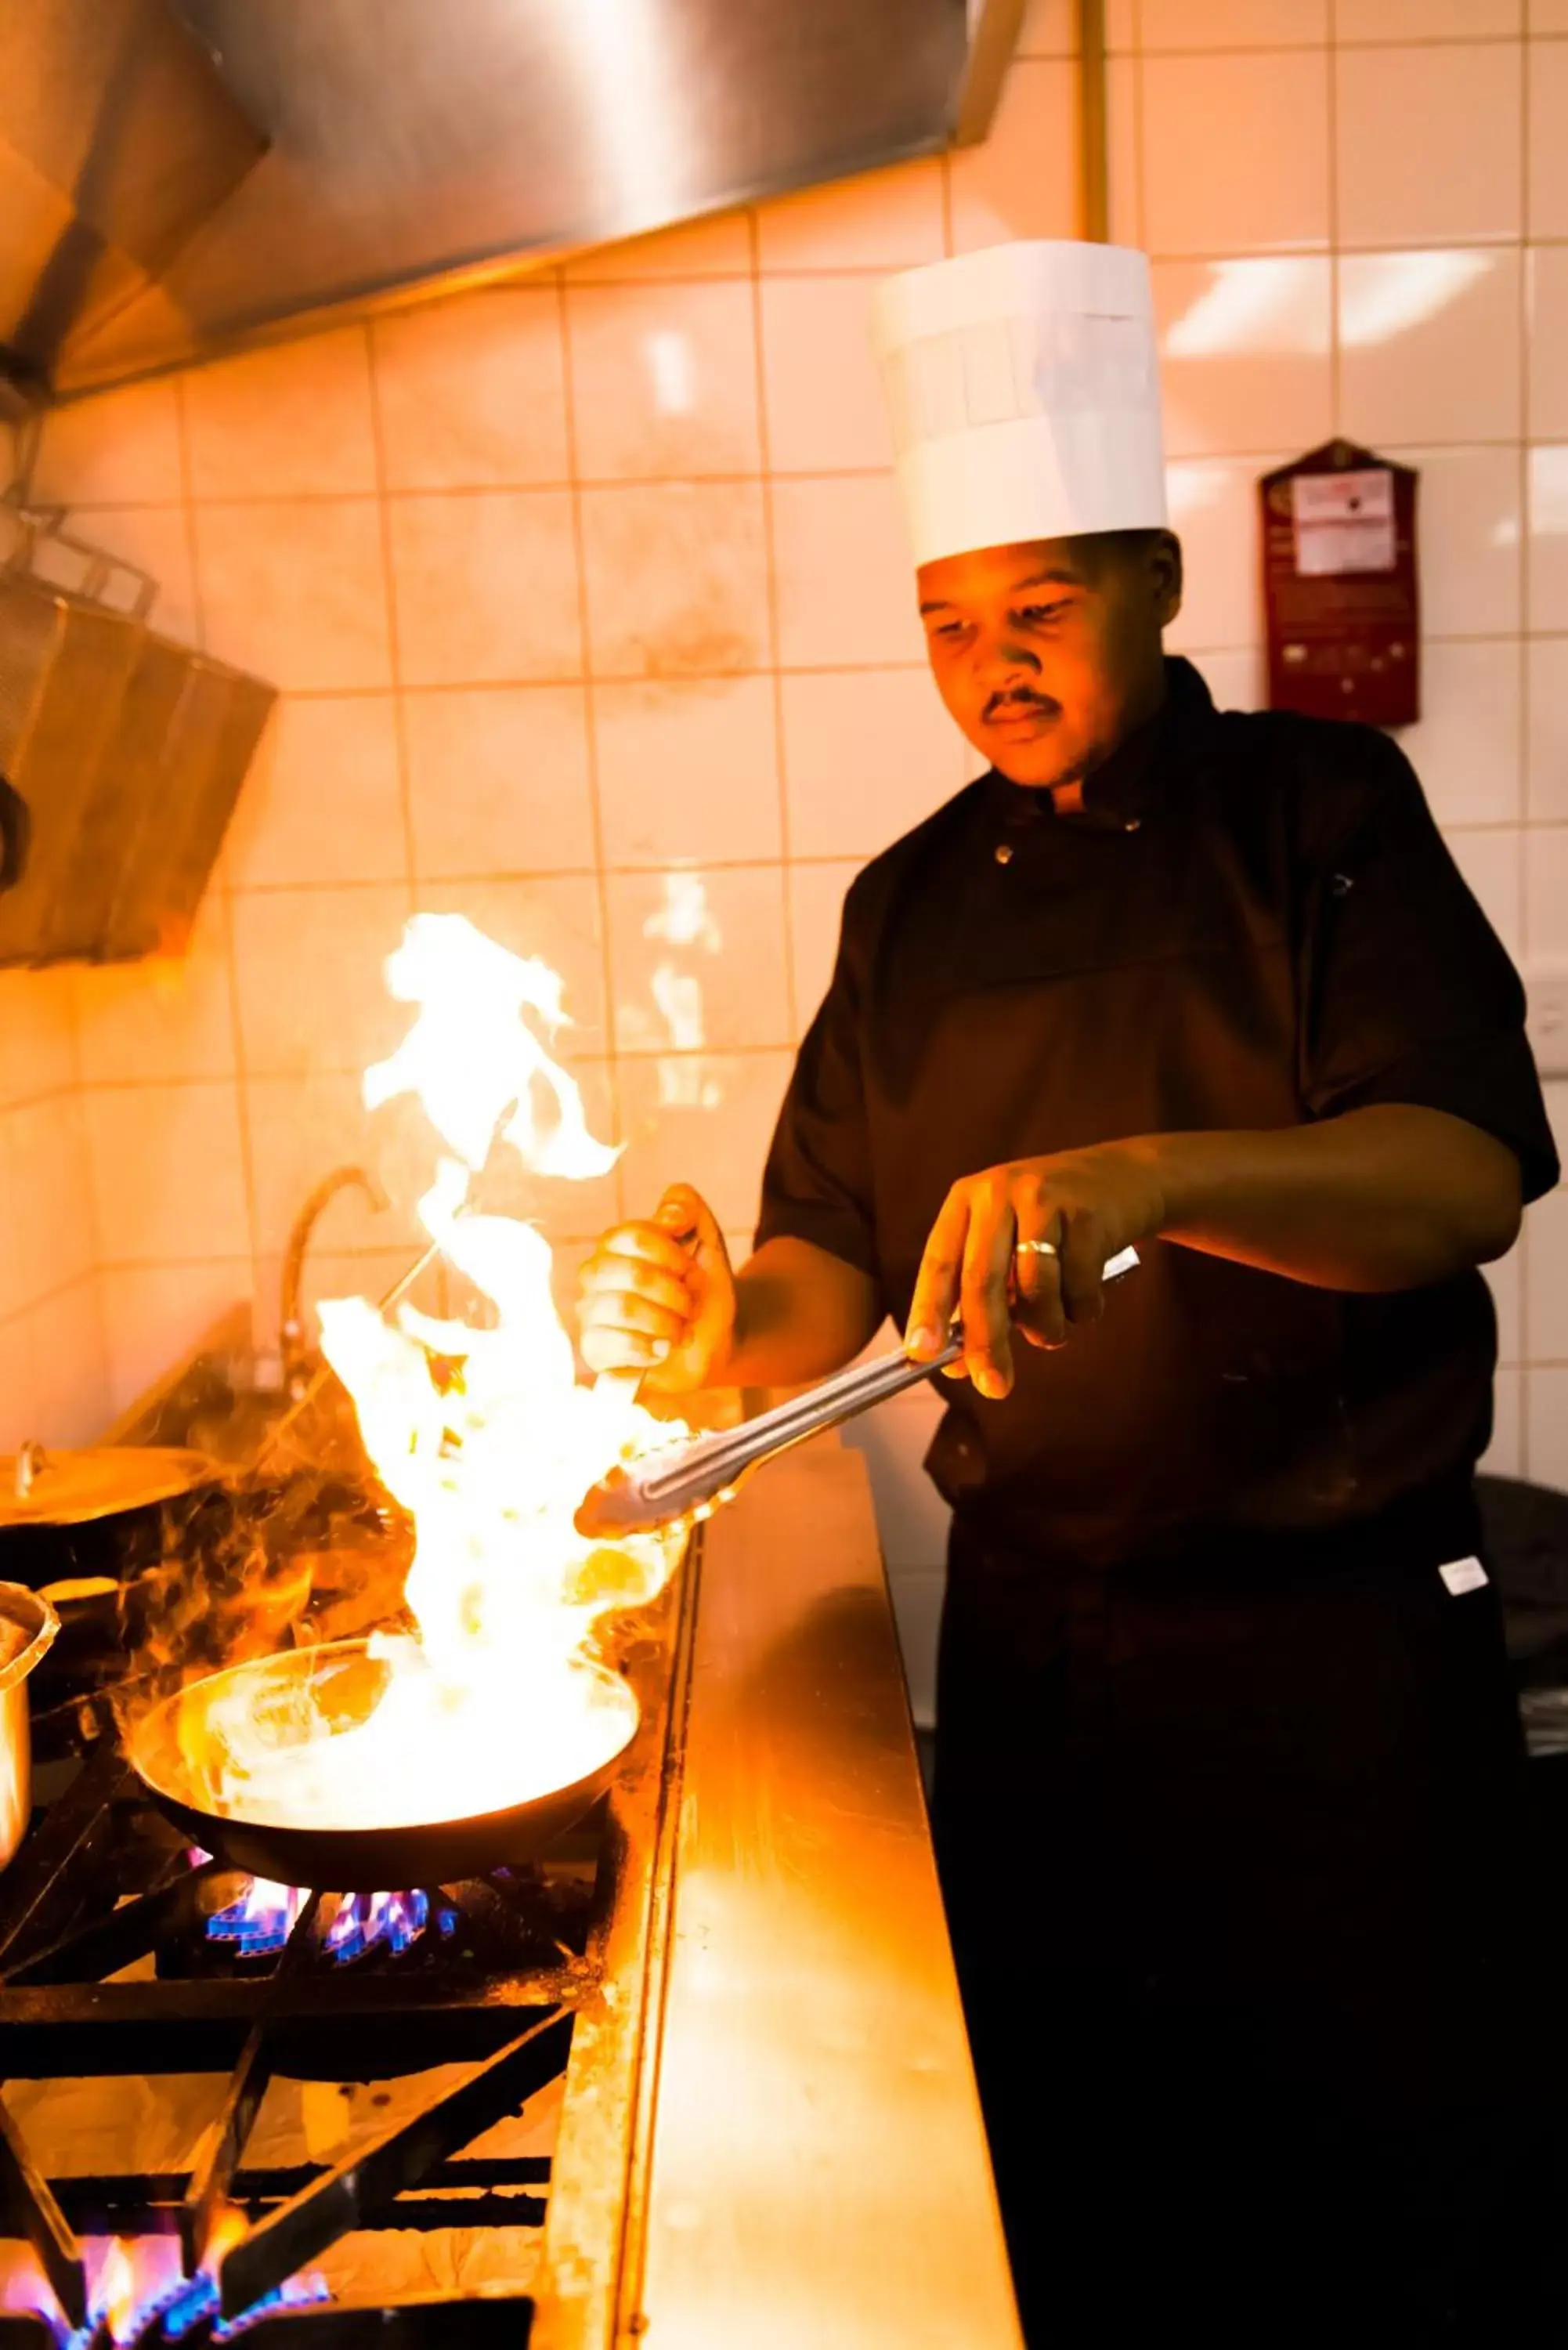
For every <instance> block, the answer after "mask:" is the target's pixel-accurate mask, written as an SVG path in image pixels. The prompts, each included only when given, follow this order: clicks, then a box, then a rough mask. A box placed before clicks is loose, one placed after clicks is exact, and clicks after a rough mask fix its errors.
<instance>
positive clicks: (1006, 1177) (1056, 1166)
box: [904, 1142, 1165, 1396]
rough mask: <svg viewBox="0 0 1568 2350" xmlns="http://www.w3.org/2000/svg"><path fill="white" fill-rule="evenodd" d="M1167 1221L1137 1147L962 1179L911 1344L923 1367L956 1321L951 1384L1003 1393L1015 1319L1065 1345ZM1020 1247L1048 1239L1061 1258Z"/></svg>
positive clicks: (1044, 1341) (916, 1305) (927, 1275)
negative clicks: (1135, 1252) (967, 1381)
mask: <svg viewBox="0 0 1568 2350" xmlns="http://www.w3.org/2000/svg"><path fill="white" fill-rule="evenodd" d="M1164 1220H1165V1201H1164V1198H1163V1196H1162V1193H1161V1191H1160V1187H1159V1184H1158V1181H1157V1180H1156V1176H1155V1170H1154V1168H1153V1166H1152V1164H1151V1163H1150V1161H1149V1159H1148V1158H1147V1156H1146V1155H1145V1153H1143V1152H1142V1151H1140V1150H1139V1149H1137V1146H1136V1145H1131V1144H1123V1143H1115V1142H1107V1143H1100V1144H1097V1145H1096V1147H1095V1148H1094V1149H1089V1150H1069V1151H1063V1152H1061V1153H1059V1154H1058V1155H1056V1156H1054V1157H1053V1158H1049V1159H1013V1160H1012V1161H1011V1162H1010V1163H1009V1164H1008V1165H1007V1166H1004V1167H988V1168H987V1169H986V1170H985V1171H984V1172H983V1174H980V1175H968V1176H966V1177H965V1178H964V1180H963V1181H962V1182H961V1183H955V1184H954V1185H953V1188H952V1190H951V1191H950V1192H949V1193H948V1196H947V1198H946V1200H945V1201H943V1203H942V1209H941V1212H940V1215H939V1216H938V1218H937V1221H936V1222H935V1223H934V1224H933V1225H932V1227H931V1236H930V1238H929V1241H928V1242H927V1243H926V1253H925V1255H924V1257H923V1258H922V1260H921V1263H920V1271H919V1279H918V1280H917V1281H916V1283H915V1295H914V1302H913V1304H912V1305H911V1306H910V1308H909V1327H908V1330H907V1332H906V1335H905V1339H904V1344H905V1347H906V1349H907V1350H908V1352H909V1354H910V1355H911V1356H913V1357H915V1359H916V1360H917V1361H926V1360H929V1358H930V1357H932V1356H933V1355H937V1354H940V1351H941V1349H942V1347H943V1346H944V1345H945V1344H946V1340H947V1332H948V1327H949V1325H950V1323H951V1321H952V1318H953V1315H955V1314H957V1315H959V1316H960V1318H961V1322H962V1325H963V1337H964V1351H963V1355H962V1357H961V1361H959V1362H957V1363H954V1364H953V1365H952V1366H951V1367H950V1377H952V1378H971V1379H972V1380H973V1381H974V1384H975V1386H976V1388H978V1390H979V1391H980V1393H981V1395H983V1396H1004V1395H1006V1393H1007V1392H1008V1390H1009V1388H1011V1387H1012V1324H1013V1323H1014V1322H1016V1323H1017V1326H1018V1327H1019V1329H1020V1330H1021V1331H1022V1332H1023V1336H1024V1337H1025V1338H1026V1339H1027V1340H1028V1342H1029V1344H1030V1345H1031V1346H1033V1347H1060V1346H1061V1345H1062V1344H1063V1343H1064V1340H1065V1338H1066V1336H1067V1332H1068V1328H1069V1326H1070V1325H1071V1324H1073V1323H1077V1322H1097V1321H1098V1320H1099V1318H1100V1315H1102V1314H1103V1313H1104V1312H1105V1304H1106V1300H1105V1289H1104V1285H1103V1284H1102V1281H1101V1274H1102V1273H1103V1271H1104V1268H1105V1266H1106V1263H1107V1262H1108V1261H1109V1260H1110V1258H1112V1257H1113V1256H1115V1255H1116V1253H1117V1252H1118V1251H1119V1250H1121V1249H1124V1248H1127V1247H1129V1246H1131V1245H1133V1244H1134V1243H1137V1242H1138V1241H1143V1240H1147V1239H1148V1238H1149V1237H1150V1236H1151V1234H1153V1233H1155V1232H1158V1231H1159V1229H1160V1226H1161V1224H1162V1223H1163V1222H1164ZM1021 1241H1049V1242H1050V1243H1052V1245H1053V1247H1054V1249H1055V1251H1056V1254H1055V1255H1054V1256H1042V1255H1037V1254H1033V1253H1026V1254H1024V1255H1023V1256H1020V1255H1019V1254H1018V1253H1017V1251H1018V1244H1019V1243H1020V1242H1021Z"/></svg>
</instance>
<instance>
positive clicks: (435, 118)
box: [0, 0, 1023, 397]
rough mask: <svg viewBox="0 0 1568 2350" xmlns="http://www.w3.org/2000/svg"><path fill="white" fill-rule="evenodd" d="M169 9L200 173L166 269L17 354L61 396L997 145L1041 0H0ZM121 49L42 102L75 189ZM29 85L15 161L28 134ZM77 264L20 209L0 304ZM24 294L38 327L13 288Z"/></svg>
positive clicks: (3, 6) (0, 236)
mask: <svg viewBox="0 0 1568 2350" xmlns="http://www.w3.org/2000/svg"><path fill="white" fill-rule="evenodd" d="M171 6H172V7H174V8H175V9H176V11H177V14H178V16H180V17H181V18H182V19H183V20H184V25H185V26H186V27H188V28H189V31H190V33H192V34H193V35H194V36H195V38H196V41H197V42H198V43H199V44H200V45H201V47H202V49H203V50H204V51H205V52H206V57H202V58H198V63H200V64H202V66H203V67H205V66H206V63H207V59H209V58H210V68H211V69H210V72H208V73H207V76H206V86H205V87H204V88H201V89H200V90H198V89H197V88H196V87H195V85H194V83H193V81H192V78H191V77H190V76H189V75H187V76H186V78H185V80H184V82H183V84H182V88H181V89H180V92H179V94H178V97H177V98H173V97H171V98H170V99H167V100H166V101H165V102H164V103H163V105H162V108H161V116H160V117H159V118H158V119H160V120H161V123H162V127H163V137H164V140H165V141H166V150H165V151H166V155H167V159H168V163H169V172H168V178H169V180H170V182H171V183H177V182H179V180H180V177H181V174H182V172H185V171H186V168H187V167H186V163H185V161H184V158H185V155H186V152H187V151H188V150H189V148H190V147H191V145H192V138H193V131H194V126H195V125H196V123H197V120H198V118H200V120H201V123H202V126H203V128H204V130H205V132H206V134H207V135H206V136H205V138H204V139H203V140H202V152H203V156H204V158H205V161H204V175H203V176H202V178H201V180H200V182H199V184H198V182H197V179H196V175H195V173H194V171H193V169H192V172H191V174H190V188H189V195H190V198H191V203H190V204H188V205H187V206H186V207H185V209H184V211H183V212H182V214H181V218H180V222H179V227H180V234H178V235H175V234H172V233H171V234H166V235H165V238H164V246H165V248H166V249H165V250H164V252H163V255H162V262H161V266H160V267H158V268H157V270H156V271H154V272H148V271H145V270H144V271H143V273H142V276H141V279H140V282H139V283H138V284H136V285H134V286H130V287H127V286H123V285H122V286H119V288H118V289H117V292H118V298H117V299H116V300H115V301H114V303H113V304H112V305H109V304H105V303H102V302H99V303H98V304H96V305H95V304H92V303H83V304H82V305H81V306H80V307H79V308H78V309H77V310H76V311H75V312H74V313H73V314H72V315H70V316H69V317H64V318H62V317H61V305H60V303H59V301H58V300H55V301H53V303H52V304H51V309H50V315H51V330H50V333H49V334H48V336H47V337H35V338H34V339H33V344H32V346H31V347H30V348H23V349H17V348H16V345H15V343H14V344H13V353H14V356H13V360H12V372H13V373H18V372H22V371H24V370H25V369H27V368H31V369H34V370H36V372H37V373H39V374H40V375H41V376H43V377H44V378H45V379H46V380H47V390H48V391H49V392H50V393H51V394H52V395H54V396H56V397H66V396H70V395H73V394H76V393H79V392H83V391H88V390H97V389H99V388H101V387H102V386H104V385H107V384H110V383H115V382H119V381H123V380H126V379H128V378H130V377H133V376H137V375H141V374H146V373H149V372H151V371H153V370H156V369H161V368H166V367H171V366H175V365H179V364H182V363H184V362H186V361H189V360H191V359H198V358H203V357H207V356H210V355H212V354H213V353H215V352H218V351H222V350H226V349H231V348H236V347H238V346H241V345H244V344H245V343H248V342H254V341H257V340H262V339H266V338H271V337H274V336H276V335H279V334H282V333H286V332H291V331H297V329H298V328H299V327H300V326H301V325H302V324H304V323H306V322H307V321H310V320H313V319H316V318H317V317H325V316H329V315H333V314H336V313H340V312H343V311H346V310H364V309H366V308H369V307H381V306H382V305H384V304H386V303H388V302H389V301H392V300H396V299H399V298H407V296H408V295H409V293H410V289H414V288H420V287H428V286H431V285H432V284H435V283H437V282H441V281H447V280H453V281H456V280H461V279H463V278H475V277H483V276H488V275H493V274H496V273H498V272H500V271H502V270H506V269H515V268H518V267H520V266H525V265H528V264H530V263H538V262H541V261H544V260H546V259H549V258H552V257H554V256H556V255H560V254H561V253H564V252H569V251H573V250H578V249H581V248H582V247H584V246H587V245H591V244H603V243H607V242H609V241H611V240H613V239H617V238H620V237H625V236H631V235H635V234H639V233H642V232H644V231H647V230H650V229H655V228H659V227H663V226H666V225H669V224H673V223H676V222H680V221H682V220H688V219H691V218H693V217H695V216H697V215H699V214H701V213H707V212H712V211H716V210H720V209H722V208H723V207H725V206H728V205H731V204H734V203H742V202H745V201H746V200H748V199H750V198H753V197H758V196H764V195H769V194H774V193H777V192H782V191H784V190H787V189H792V188H798V187H805V186H808V185H810V184H813V183H814V182H821V181H826V180H833V179H838V178H841V177H845V176H846V175H848V174H850V173H853V172H861V171H866V170H869V169H871V168H872V167H873V166H876V165H877V164H885V163H890V162H894V161H898V160H899V159H900V158H903V157H907V156H913V155H919V154H923V153H928V152H930V151H935V150H939V149H940V148H942V147H944V146H947V145H950V144H952V143H954V142H955V141H962V140H972V139H977V138H980V137H982V136H983V134H984V131H985V130H986V128H987V126H988V123H989V120H990V114H991V110H992V106H993V104H994V101H995V98H996V95H997V92H998V90H999V88H1000V86H1001V80H1002V73H1003V71H1004V69H1005V66H1006V62H1007V58H1008V57H1009V56H1010V54H1011V51H1012V44H1013V41H1014V38H1015V36H1016V33H1017V27H1018V22H1019V19H1020V16H1021V15H1022V11H1023V0H440V5H431V0H0V22H3V23H4V24H5V26H7V27H8V28H9V36H10V37H12V38H14V39H16V40H17V41H18V42H21V41H25V40H26V38H27V37H28V35H29V27H31V28H32V31H33V33H34V34H35V35H36V31H37V27H38V25H39V23H40V20H42V19H43V18H44V17H46V16H51V15H54V16H66V15H74V14H77V13H80V11H81V10H82V9H83V8H84V7H85V9H86V11H87V12H88V13H90V14H94V15H96V16H98V18H99V21H100V24H101V23H102V22H103V21H105V20H108V21H109V22H111V23H113V24H115V25H117V26H121V27H122V28H123V27H124V26H126V25H127V24H129V22H130V19H131V18H132V17H134V18H136V19H138V20H140V26H141V30H140V31H139V32H138V33H137V35H136V39H137V41H138V42H140V40H141V39H144V38H145V39H151V38H152V37H154V36H153V33H152V30H151V26H152V24H153V20H154V19H156V18H157V17H159V16H163V15H164V14H165V12H166V11H167V9H168V8H169V7H171ZM178 29H179V28H178V27H175V26H171V25H169V24H168V23H167V22H165V23H164V24H163V26H161V28H160V30H159V32H158V34H157V37H158V38H159V39H161V40H163V41H165V42H167V40H168V38H169V36H170V34H171V32H177V31H178ZM112 48H113V45H112V44H111V43H109V42H106V41H104V40H102V39H100V40H99V45H98V53H97V54H96V56H95V57H94V58H93V59H92V60H89V65H90V68H91V69H90V70H87V69H84V70H82V71H78V72H73V73H72V74H69V75H63V74H62V75H57V76H56V77H55V78H54V79H53V80H52V81H51V82H50V84H49V86H48V88H47V89H46V90H45V92H44V95H43V103H44V104H45V106H46V108H49V109H60V110H62V111H63V112H66V113H68V115H69V118H70V119H69V120H63V121H62V122H61V123H60V124H59V125H58V126H57V134H58V135H57V137H56V140H55V144H56V146H57V148H58V149H59V150H60V151H62V152H65V153H67V154H68V155H70V156H71V157H73V158H75V159H76V161H75V166H74V168H73V170H72V172H69V173H67V174H66V175H65V176H64V182H63V185H64V192H66V193H67V194H68V195H72V196H74V197H76V198H77V199H78V203H79V198H80V192H81V191H82V189H83V188H84V187H89V186H90V185H91V184H92V182H93V179H94V171H95V161H96V159H97V157H98V156H99V152H100V151H101V150H102V148H103V146H104V144H105V142H106V141H111V140H113V139H114V138H115V137H116V136H117V135H118V133H119V130H120V128H121V119H122V116H123V113H124V105H123V99H124V93H125V88H126V79H125V77H126V75H127V73H128V71H129V67H128V64H127V58H128V57H133V56H134V54H135V51H134V49H132V50H131V51H129V52H128V51H127V50H126V49H125V47H124V46H123V42H122V44H121V48H120V53H119V60H118V61H117V59H116V57H114V55H112V54H111V53H110V52H111V51H112ZM3 64H4V53H3V50H0V66H3ZM95 73H96V76H97V85H96V87H95V86H94V83H93V75H94V74H95ZM17 88H18V85H17V83H16V81H15V80H14V79H12V80H7V79H5V78H0V155H4V153H5V151H6V150H7V149H8V148H9V149H20V150H22V151H26V147H27V144H28V140H27V138H26V136H25V135H24V132H23V126H22V124H21V123H20V122H19V121H17V120H13V119H12V118H13V115H14V113H15V112H16V109H17V108H18V106H19V105H22V104H24V103H27V102H29V101H27V100H26V99H18V96H17ZM138 119H139V123H140V125H141V127H142V128H143V129H145V127H146V124H147V122H148V120H150V119H151V118H150V116H149V111H148V109H146V108H145V107H143V108H142V109H140V114H139V118H138ZM247 124H248V125H249V126H250V131H249V133H248V134H247V132H246V130H245V128H244V126H245V125H247ZM220 134H221V135H220ZM256 140H264V141H265V147H266V151H265V154H263V155H262V156H261V157H260V160H259V161H256V160H255V141H256ZM33 143H34V144H35V145H36V139H35V140H34V141H33ZM214 145H215V146H216V147H217V148H218V149H220V150H221V151H222V152H223V158H224V165H223V172H226V173H227V178H226V182H224V180H223V172H218V173H217V174H216V175H214V169H213V147H214ZM192 209H195V210H196V211H198V212H199V213H201V214H202V219H201V224H200V225H199V226H197V227H196V228H195V229H194V232H193V233H190V232H189V217H188V216H189V213H190V211H191V210H192ZM111 227H112V224H111ZM38 242H39V241H38V240H35V244H37V243H38ZM55 258H56V256H55V255H52V254H51V253H49V252H48V251H47V250H45V251H42V252H39V253H34V252H33V251H29V252H27V253H19V252H18V251H16V249H14V239H13V236H12V233H11V231H10V229H9V227H8V226H6V225H5V224H0V292H3V291H4V281H5V278H6V277H7V276H8V277H9V278H10V279H12V280H13V281H14V280H16V277H17V276H19V275H21V276H26V275H27V273H29V272H31V273H32V274H33V276H35V277H36V278H38V279H39V280H42V278H43V276H45V273H46V269H47V267H48V266H49V265H52V264H53V262H54V260H55ZM6 307H7V309H8V310H9V311H10V313H11V314H12V315H20V316H22V317H26V316H27V315H28V306H27V303H26V300H25V299H24V300H22V301H20V302H19V301H18V300H17V299H16V291H15V286H13V289H12V294H11V298H10V300H9V302H8V303H7V304H6Z"/></svg>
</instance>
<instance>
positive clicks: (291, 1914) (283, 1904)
mask: <svg viewBox="0 0 1568 2350" xmlns="http://www.w3.org/2000/svg"><path fill="white" fill-rule="evenodd" d="M192 1860H194V1861H195V1862H196V1863H197V1865H198V1866H201V1865H202V1864H203V1863H205V1860H206V1856H205V1854H200V1855H198V1854H197V1853H196V1852H195V1851H194V1850H193V1851H192ZM309 1898H310V1896H309V1894H308V1893H307V1892H306V1889H305V1888H304V1887H302V1886H298V1885H274V1884H273V1883H272V1881H271V1879H270V1878H268V1877H251V1878H250V1879H249V1880H248V1881H247V1883H246V1886H245V1889H244V1892H243V1893H242V1894H241V1895H240V1896H239V1898H238V1899H237V1900H234V1901H230V1902H226V1903H225V1904H224V1906H223V1908H221V1909H214V1910H213V1914H212V1916H211V1917H210V1918H208V1919H207V1922H206V1929H205V1931H206V1938H207V1939H208V1941H209V1942H222V1943H226V1944H227V1945H228V1946H229V1947H230V1948H231V1949H232V1950H234V1955H235V1957H236V1958H240V1959H257V1958H270V1957H273V1956H275V1954H276V1953H277V1952H279V1951H280V1950H284V1949H286V1947H287V1944H288V1940H289V1937H290V1936H291V1935H292V1934H293V1932H294V1929H295V1927H296V1925H297V1924H298V1922H299V1918H300V1914H301V1912H302V1911H303V1910H304V1908H305V1905H306V1902H307V1901H308V1900H309ZM430 1911H431V1902H430V1895H429V1894H428V1893H423V1892H421V1891H419V1890H417V1889H416V1890H414V1891H412V1892H409V1893H345V1894H341V1895H339V1897H338V1900H337V1910H336V1912H335V1913H334V1915H333V1918H332V1922H331V1924H330V1925H329V1926H328V1927H327V1933H326V1937H325V1939H324V1940H323V1942H322V1944H321V1947H322V1949H323V1950H325V1951H326V1953H327V1957H328V1958H329V1959H332V1960H335V1961H336V1963H337V1965H338V1966H352V1965H353V1963H354V1961H355V1960H356V1959H362V1958H364V1957H365V1956H366V1955H367V1954H368V1953H369V1951H371V1950H387V1951H389V1953H390V1954H391V1956H392V1957H394V1958H397V1957H400V1956H401V1954H402V1952H403V1951H404V1950H408V1949H410V1947H411V1945H412V1944H413V1943H415V1942H417V1941H418V1940H419V1938H420V1936H421V1934H422V1933H423V1932H424V1930H425V1927H426V1924H427V1923H428V1921H429V1918H430ZM436 1915H437V1923H438V1925H439V1926H440V1929H441V1932H442V1934H443V1935H446V1936H451V1935H452V1933H454V1932H455V1930H456V1926H457V1919H456V1913H455V1912H454V1911H452V1909H451V1908H447V1907H445V1906H442V1907H441V1908H439V1909H438V1910H437V1913H436Z"/></svg>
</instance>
